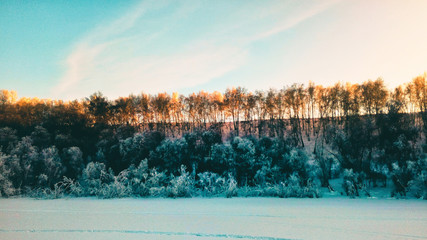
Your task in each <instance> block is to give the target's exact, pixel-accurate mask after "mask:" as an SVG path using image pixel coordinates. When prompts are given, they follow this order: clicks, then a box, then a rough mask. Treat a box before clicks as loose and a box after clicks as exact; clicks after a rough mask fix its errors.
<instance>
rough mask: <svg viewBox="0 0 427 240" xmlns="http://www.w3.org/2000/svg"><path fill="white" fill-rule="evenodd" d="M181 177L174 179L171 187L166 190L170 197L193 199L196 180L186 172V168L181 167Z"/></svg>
mask: <svg viewBox="0 0 427 240" xmlns="http://www.w3.org/2000/svg"><path fill="white" fill-rule="evenodd" d="M179 172H180V175H179V176H175V177H172V179H171V181H170V184H169V186H168V187H167V188H166V191H167V196H168V197H174V198H175V197H191V195H192V193H193V192H194V179H193V177H192V176H191V175H190V174H189V173H188V172H187V171H186V167H185V166H184V165H181V170H180V171H179Z"/></svg>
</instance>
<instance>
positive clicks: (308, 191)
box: [278, 173, 320, 198]
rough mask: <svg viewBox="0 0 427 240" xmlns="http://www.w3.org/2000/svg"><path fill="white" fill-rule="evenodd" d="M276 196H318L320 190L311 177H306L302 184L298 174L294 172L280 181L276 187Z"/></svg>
mask: <svg viewBox="0 0 427 240" xmlns="http://www.w3.org/2000/svg"><path fill="white" fill-rule="evenodd" d="M304 185H305V186H304ZM278 196H279V197H283V198H288V197H299V198H305V197H308V198H318V197H320V190H319V188H318V186H317V185H316V184H315V183H314V182H313V181H312V180H311V179H308V180H307V181H306V183H305V184H302V182H301V179H300V177H299V176H298V174H297V173H294V174H292V175H291V176H290V177H289V178H288V179H287V181H285V182H284V183H283V182H282V183H280V185H279V187H278Z"/></svg>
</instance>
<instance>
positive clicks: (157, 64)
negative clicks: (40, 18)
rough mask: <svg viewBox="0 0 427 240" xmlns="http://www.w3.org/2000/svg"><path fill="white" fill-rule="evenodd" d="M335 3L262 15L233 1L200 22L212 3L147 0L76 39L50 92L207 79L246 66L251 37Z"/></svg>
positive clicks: (116, 91)
mask: <svg viewBox="0 0 427 240" xmlns="http://www.w3.org/2000/svg"><path fill="white" fill-rule="evenodd" d="M279 3H280V2H279ZM332 3H334V2H332ZM204 4H208V5H209V4H212V2H206V3H204ZM330 6H331V3H330V2H328V4H323V3H322V4H320V5H319V4H313V5H311V4H310V5H296V6H288V5H287V4H270V5H267V6H260V8H261V9H260V10H262V13H263V14H260V15H256V16H249V15H245V11H251V10H253V9H243V11H242V10H241V8H240V6H234V7H235V9H234V10H235V13H236V17H235V18H233V17H234V16H232V17H228V16H224V18H225V20H221V19H218V20H217V21H213V22H211V23H206V24H203V23H198V22H197V21H198V16H197V14H199V12H202V13H203V11H206V9H208V8H209V7H211V6H206V5H203V4H202V5H201V6H195V5H191V4H189V2H187V3H185V2H183V3H181V4H176V3H174V2H161V1H155V2H150V1H143V2H142V3H141V4H139V5H137V6H135V7H134V8H133V9H132V10H131V11H129V12H127V13H126V14H124V15H123V16H122V17H120V18H118V19H116V20H113V21H112V22H110V23H108V24H104V25H103V26H100V27H98V28H96V29H94V30H93V31H92V32H91V33H90V34H88V35H87V36H85V37H83V38H81V39H80V40H79V41H78V42H77V43H76V44H75V46H74V47H73V48H72V51H71V53H70V54H69V55H68V56H67V57H66V58H65V61H64V66H65V73H64V75H63V76H62V78H61V79H60V81H59V83H58V84H57V85H56V86H55V87H54V88H53V89H52V94H53V95H54V96H55V97H60V98H61V99H75V98H82V97H87V96H89V95H90V94H91V93H93V92H95V91H98V90H100V91H102V92H103V93H104V94H105V95H106V96H108V97H110V98H116V97H118V96H126V95H128V94H130V93H135V94H137V93H139V92H141V91H144V92H149V93H156V92H160V91H172V90H178V89H182V88H187V87H193V86H197V85H200V84H203V83H207V82H209V81H212V80H214V79H217V78H220V77H222V76H224V75H226V74H227V73H230V72H232V71H237V70H238V69H239V68H240V67H241V66H243V65H245V63H246V62H247V61H248V59H249V58H250V57H251V52H250V51H249V50H248V48H249V47H248V46H250V45H251V44H252V43H254V42H256V41H259V40H262V39H266V38H269V37H271V36H273V35H276V34H279V33H281V32H284V31H286V30H287V29H289V28H292V27H293V26H295V25H297V24H298V23H300V22H302V21H304V20H306V19H308V18H310V17H312V16H314V15H316V14H318V13H320V12H322V11H324V10H325V9H327V8H328V7H330ZM252 7H254V6H250V5H249V7H248V8H252ZM239 11H240V13H239ZM232 12H233V9H232ZM284 13H289V14H284ZM207 14H211V15H212V17H218V18H220V17H222V16H221V15H220V14H219V13H210V12H208V13H207ZM239 14H240V18H239ZM227 17H228V18H227ZM206 19H208V18H206ZM271 19H273V20H277V21H271ZM267 20H268V21H267ZM263 21H264V22H265V23H264V22H263ZM219 28H220V30H221V31H214V30H218V29H219ZM211 31H212V32H211ZM186 34H189V35H188V36H187V35H186ZM193 35H194V36H193ZM252 57H253V56H252ZM255 57H256V56H255Z"/></svg>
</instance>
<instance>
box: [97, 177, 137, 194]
mask: <svg viewBox="0 0 427 240" xmlns="http://www.w3.org/2000/svg"><path fill="white" fill-rule="evenodd" d="M125 174H126V173H125V171H123V172H121V173H120V174H119V175H118V176H114V177H113V178H114V181H112V182H110V183H104V184H102V187H101V188H100V189H99V190H98V192H97V196H98V197H101V198H122V197H129V196H131V195H132V188H131V186H129V185H128V184H126V183H127V178H126V177H125Z"/></svg>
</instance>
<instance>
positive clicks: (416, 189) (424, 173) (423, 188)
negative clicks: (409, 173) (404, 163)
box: [409, 158, 427, 200]
mask: <svg viewBox="0 0 427 240" xmlns="http://www.w3.org/2000/svg"><path fill="white" fill-rule="evenodd" d="M412 169H413V171H414V175H415V176H416V177H415V178H414V179H413V180H412V181H410V182H409V191H410V192H411V193H412V194H413V195H414V196H415V197H417V198H421V199H424V200H427V158H424V159H420V160H418V161H417V164H416V166H413V167H412Z"/></svg>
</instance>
